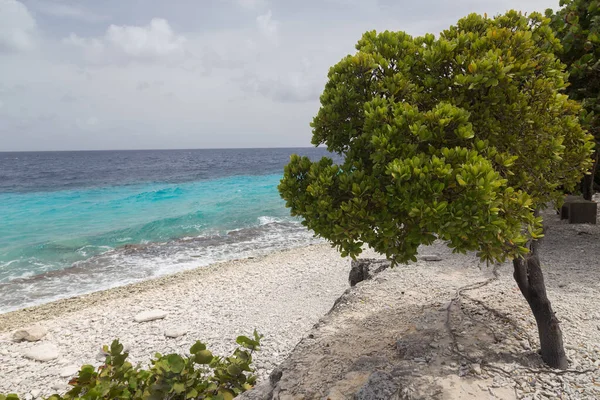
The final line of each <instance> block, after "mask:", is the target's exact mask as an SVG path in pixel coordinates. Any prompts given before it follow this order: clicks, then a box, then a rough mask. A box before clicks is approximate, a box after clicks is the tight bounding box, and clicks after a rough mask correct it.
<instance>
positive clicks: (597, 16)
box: [546, 0, 600, 200]
mask: <svg viewBox="0 0 600 400" xmlns="http://www.w3.org/2000/svg"><path fill="white" fill-rule="evenodd" d="M560 6H561V7H562V8H561V9H560V10H558V11H557V12H556V13H553V12H552V10H547V11H546V16H548V17H550V18H551V20H552V22H551V27H552V28H553V29H554V32H555V35H556V37H557V38H558V39H560V41H561V43H562V49H560V50H559V51H558V53H557V54H558V56H559V57H560V59H561V60H562V62H563V63H565V64H566V65H567V71H568V72H569V84H570V85H569V86H568V87H567V94H568V95H569V97H570V98H572V99H576V100H579V101H581V103H582V105H583V108H584V110H585V115H584V118H583V121H584V124H585V125H586V127H587V128H588V130H589V131H590V132H591V133H592V134H593V135H594V137H595V141H596V149H598V147H600V1H597V0H561V2H560ZM599 157H600V153H599V152H598V151H597V150H596V152H595V154H594V156H593V159H594V165H593V166H592V169H591V173H590V174H589V175H586V176H585V177H584V179H583V181H582V186H581V189H582V192H583V197H584V198H585V199H587V200H591V199H592V195H593V193H594V177H595V176H596V175H597V173H596V171H597V170H598V159H599ZM596 180H597V183H598V184H599V185H600V174H598V175H597V178H596Z"/></svg>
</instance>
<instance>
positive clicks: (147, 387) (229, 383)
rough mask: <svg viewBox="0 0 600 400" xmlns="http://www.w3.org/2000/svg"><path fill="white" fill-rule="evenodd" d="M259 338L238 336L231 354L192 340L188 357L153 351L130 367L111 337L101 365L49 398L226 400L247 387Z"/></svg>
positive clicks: (11, 399)
mask: <svg viewBox="0 0 600 400" xmlns="http://www.w3.org/2000/svg"><path fill="white" fill-rule="evenodd" d="M261 338H262V336H260V335H258V333H256V331H254V337H253V338H252V339H251V338H249V337H246V336H239V337H238V338H237V340H236V342H237V343H238V344H239V345H240V347H238V348H236V349H235V351H234V352H233V354H232V355H231V356H229V357H217V356H214V355H213V354H212V353H211V352H210V351H209V350H207V349H206V345H205V344H204V343H202V342H199V341H198V342H196V343H195V344H194V345H193V346H192V347H191V348H190V355H189V356H185V357H184V356H181V355H179V354H168V355H161V354H159V353H156V354H155V356H154V359H152V360H151V367H150V368H149V369H147V370H146V369H142V368H141V366H140V365H139V364H138V365H137V366H135V367H134V366H133V365H132V364H131V363H130V362H128V361H127V357H128V356H129V353H128V352H123V345H122V344H121V343H119V341H118V340H115V341H113V343H112V345H111V346H110V348H109V347H108V346H104V351H105V352H106V353H107V354H108V355H107V357H106V361H105V362H104V364H103V365H101V366H100V367H98V368H97V369H96V368H94V367H93V366H92V365H84V366H83V367H81V370H80V371H79V374H78V376H77V377H76V378H73V379H72V380H71V381H70V382H69V385H71V386H72V389H71V390H69V391H68V392H67V393H66V394H64V395H58V394H54V395H52V396H50V397H48V398H47V400H75V399H85V400H96V399H149V400H163V399H167V400H186V399H206V400H209V399H210V400H229V399H233V398H234V397H236V396H237V395H239V394H240V393H242V392H245V391H246V390H248V389H251V388H252V387H253V386H254V384H255V382H256V376H255V375H254V374H253V373H254V369H253V367H252V354H253V353H254V351H256V350H258V349H259V346H260V339H261ZM0 400H19V397H18V396H17V395H16V394H9V395H7V396H4V395H0Z"/></svg>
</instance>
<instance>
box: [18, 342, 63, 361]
mask: <svg viewBox="0 0 600 400" xmlns="http://www.w3.org/2000/svg"><path fill="white" fill-rule="evenodd" d="M23 355H24V356H25V357H27V358H30V359H32V360H36V361H41V362H47V361H51V360H54V359H56V358H58V356H59V351H58V347H56V346H55V345H54V344H52V343H44V344H40V345H38V346H35V347H32V348H30V349H28V350H26V351H25V352H24V353H23Z"/></svg>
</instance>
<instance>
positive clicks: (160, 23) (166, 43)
mask: <svg viewBox="0 0 600 400" xmlns="http://www.w3.org/2000/svg"><path fill="white" fill-rule="evenodd" d="M106 40H107V41H108V42H110V43H112V44H113V45H114V46H115V47H117V48H120V49H121V50H122V51H123V52H125V53H126V54H128V55H131V56H134V57H144V56H159V57H162V56H168V55H172V54H183V53H184V52H185V42H186V38H185V37H184V36H181V35H176V34H175V33H174V32H173V29H171V26H170V25H169V23H168V22H167V20H165V19H162V18H153V19H152V21H150V24H149V25H147V26H116V25H111V26H110V27H109V28H108V30H107V31H106Z"/></svg>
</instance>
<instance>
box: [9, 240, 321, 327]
mask: <svg viewBox="0 0 600 400" xmlns="http://www.w3.org/2000/svg"><path fill="white" fill-rule="evenodd" d="M317 246H326V247H330V246H329V245H327V244H322V243H319V244H307V245H304V246H299V247H292V248H289V249H277V250H273V251H270V252H268V253H266V254H261V255H256V256H250V257H244V258H234V259H231V260H223V261H216V262H214V263H211V264H208V265H204V266H199V267H196V268H193V269H188V270H184V271H179V272H175V273H172V274H168V275H163V276H157V277H153V278H149V279H145V280H142V281H139V282H133V283H127V284H125V285H122V286H115V287H112V288H109V289H101V290H97V291H94V292H91V293H85V294H80V295H74V296H72V297H67V298H64V299H58V300H53V301H50V302H47V303H42V304H38V305H34V306H29V307H24V308H20V309H18V310H13V311H8V312H5V313H1V314H0V334H2V333H5V332H8V331H13V330H15V329H18V328H21V327H24V326H27V325H31V324H35V323H37V322H39V321H42V320H44V319H47V318H48V316H49V315H51V317H52V318H55V317H59V316H62V315H64V314H68V313H71V312H77V311H81V306H83V307H91V306H96V305H101V304H102V303H103V302H108V301H110V300H115V299H126V298H129V297H131V296H134V295H136V294H138V293H141V292H144V291H147V290H149V289H156V288H158V287H166V286H169V285H177V284H178V283H179V282H180V281H182V280H184V279H185V278H188V277H189V278H192V277H201V276H203V275H205V274H213V273H217V272H218V271H219V270H220V269H223V268H233V267H235V266H236V265H238V264H240V263H246V262H248V261H257V262H260V261H261V260H262V259H264V258H267V257H269V256H272V255H274V254H280V253H286V252H289V251H293V250H297V249H303V248H311V247H317Z"/></svg>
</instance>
